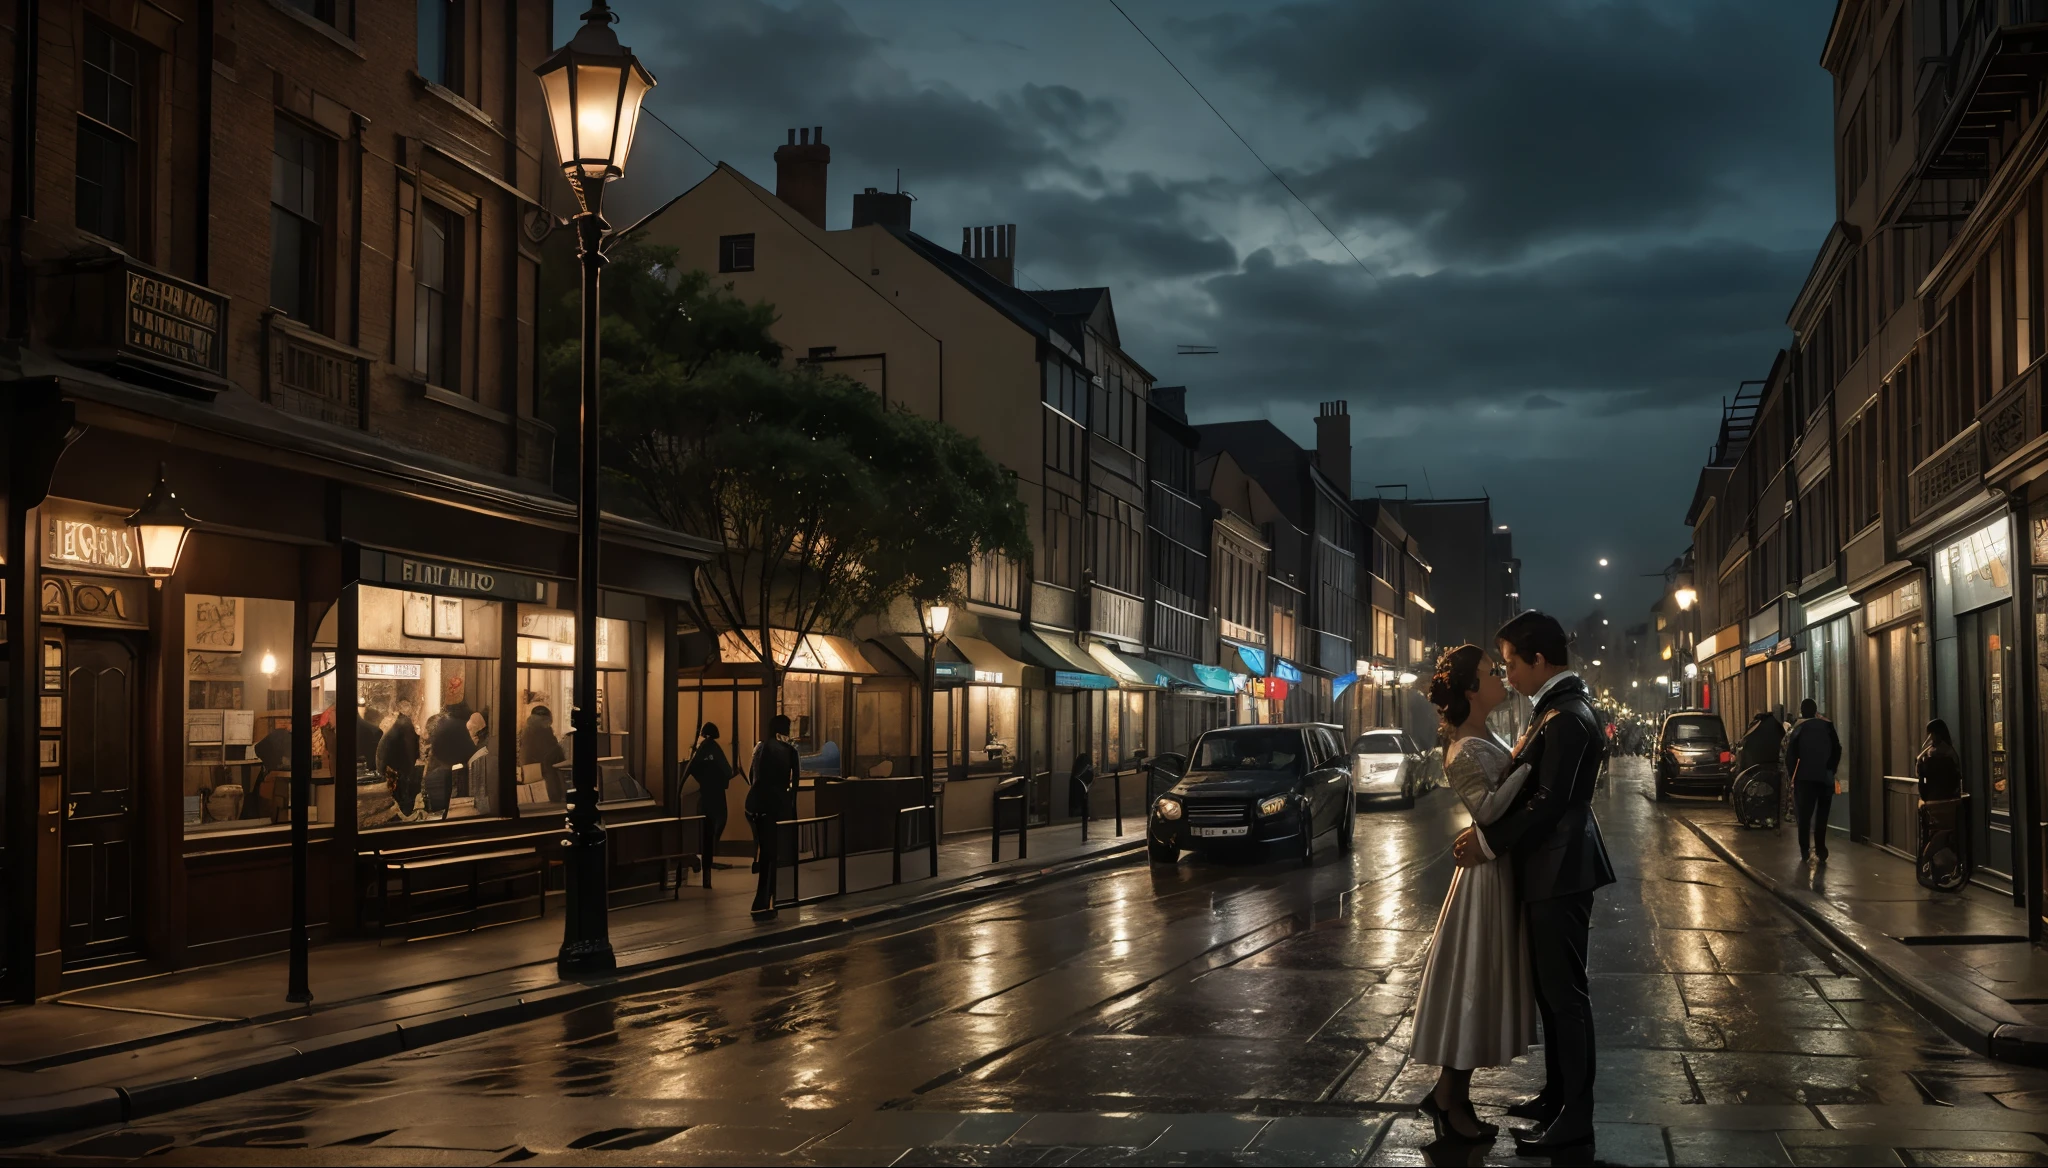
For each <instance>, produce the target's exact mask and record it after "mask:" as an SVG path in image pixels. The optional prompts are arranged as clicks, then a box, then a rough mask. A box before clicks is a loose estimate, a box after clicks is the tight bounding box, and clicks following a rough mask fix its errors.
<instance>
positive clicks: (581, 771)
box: [534, 0, 654, 974]
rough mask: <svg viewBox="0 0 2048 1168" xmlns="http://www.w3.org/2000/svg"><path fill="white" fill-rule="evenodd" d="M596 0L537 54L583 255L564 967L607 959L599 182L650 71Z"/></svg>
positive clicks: (616, 153) (559, 963)
mask: <svg viewBox="0 0 2048 1168" xmlns="http://www.w3.org/2000/svg"><path fill="white" fill-rule="evenodd" d="M614 19H616V17H614V16H613V14H612V11H611V9H610V8H608V7H607V6H606V5H605V0H592V3H591V5H590V11H588V12H585V13H584V14H583V27H582V28H581V29H579V30H577V33H576V35H575V36H574V37H573V38H571V39H570V41H569V43H568V44H567V45H565V46H563V47H562V48H560V49H558V50H556V51H555V54H554V55H553V56H551V57H549V58H548V59H547V60H545V61H543V62H541V64H540V67H539V68H538V69H536V70H534V72H535V73H537V74H539V76H540V91H541V95H542V97H544V98H545V99H546V101H547V107H548V121H549V122H550V123H551V125H552V127H553V130H554V135H555V156H556V157H557V158H559V159H561V162H562V171H563V173H565V174H567V175H568V176H569V186H570V187H571V188H572V189H573V190H574V191H575V192H576V202H577V205H578V207H580V208H581V210H580V211H579V212H578V214H577V216H576V245H577V251H578V253H579V254H580V255H581V257H582V260H583V378H582V409H581V417H580V418H579V420H578V423H577V424H578V429H579V431H580V435H579V436H580V438H581V441H580V443H579V444H578V449H579V451H580V453H579V458H580V464H579V467H578V475H577V484H578V490H577V494H576V549H577V552H576V658H575V674H574V680H573V684H574V686H575V697H574V703H575V709H574V711H573V712H572V713H571V715H570V726H571V729H572V730H573V732H574V743H573V746H572V755H571V762H570V775H571V778H572V789H571V791H570V792H569V847H568V857H567V862H566V863H565V864H564V865H563V872H564V879H565V881H566V883H567V905H566V909H567V911H566V912H565V913H564V914H563V916H564V917H565V922H564V924H563V926H562V948H561V952H560V953H559V954H558V955H557V956H556V958H555V966H556V968H558V969H559V970H560V971H561V972H563V973H565V974H573V973H609V972H610V971H611V970H612V969H614V968H615V967H616V962H615V960H614V958H613V956H612V942H611V936H610V934H609V931H608V926H607V923H606V920H605V909H606V901H605V891H606V890H605V860H604V848H605V840H604V827H603V825H602V824H601V823H600V822H599V819H598V814H597V798H598V789H597V757H598V748H597V547H598V531H599V526H598V524H599V511H598V498H597V486H598V414H597V407H598V392H597V391H598V364H597V358H598V351H597V339H598V337H597V311H598V275H599V273H600V272H601V271H602V270H603V268H604V262H605V261H604V243H605V236H606V235H607V234H609V232H610V230H611V227H610V224H608V223H606V222H605V221H604V216H603V214H601V212H600V208H601V206H602V204H603V201H604V185H605V184H606V183H608V182H610V181H611V180H613V179H615V178H618V177H620V176H621V175H623V174H625V172H626V154H627V152H628V151H629V150H631V149H632V146H633V129H634V127H635V125H637V124H638V122H639V120H640V102H641V101H642V100H643V99H644V98H645V97H646V96H647V91H648V90H650V89H652V88H654V78H653V76H652V75H651V74H649V73H648V72H647V70H646V69H645V68H644V67H642V66H641V64H640V59H639V58H638V57H635V56H634V55H633V51H632V50H631V49H628V48H626V47H624V46H622V45H620V44H619V37H618V34H617V33H615V32H613V31H612V28H611V25H612V21H613V20H614Z"/></svg>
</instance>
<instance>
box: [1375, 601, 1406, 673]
mask: <svg viewBox="0 0 2048 1168" xmlns="http://www.w3.org/2000/svg"><path fill="white" fill-rule="evenodd" d="M1399 644H1400V637H1399V636H1398V635H1397V633H1396V632H1395V629H1394V614H1393V613H1391V612H1388V611H1387V610H1385V609H1383V608H1375V609H1373V610H1372V655H1373V656H1375V657H1378V658H1381V659H1382V660H1386V661H1392V660H1393V659H1394V653H1395V649H1396V646H1398V645H1399Z"/></svg>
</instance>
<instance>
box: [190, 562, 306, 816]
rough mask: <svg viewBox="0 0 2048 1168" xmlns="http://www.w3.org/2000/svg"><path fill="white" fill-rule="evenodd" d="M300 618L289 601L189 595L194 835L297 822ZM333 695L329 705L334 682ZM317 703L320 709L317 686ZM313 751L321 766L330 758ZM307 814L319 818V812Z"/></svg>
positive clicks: (191, 791) (191, 771) (191, 782)
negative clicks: (295, 668)
mask: <svg viewBox="0 0 2048 1168" xmlns="http://www.w3.org/2000/svg"><path fill="white" fill-rule="evenodd" d="M293 617H294V613H293V605H292V602H291V601H289V600H260V599H255V598H252V597H246V596H200V595H188V596H186V597H185V648H184V674H185V676H184V684H183V693H182V698H183V711H184V713H183V718H182V733H183V740H184V752H183V764H184V785H183V789H182V795H183V799H184V804H183V811H184V820H185V834H186V835H187V836H195V835H206V834H210V833H214V832H222V831H235V830H242V829H247V828H259V827H268V826H270V825H272V824H275V823H285V822H288V821H289V820H290V816H291V758H292V682H291V676H292V675H291V662H292V631H293V630H292V623H293ZM315 668H316V670H317V669H318V663H317V662H316V665H315ZM326 692H327V694H328V697H327V705H328V706H330V707H331V705H332V700H333V699H332V693H333V687H332V684H331V681H330V682H329V684H328V685H327V687H326ZM315 708H316V709H319V708H320V702H319V696H318V692H317V688H316V697H315ZM316 755H318V758H317V759H316V769H317V766H318V763H319V762H324V760H325V757H326V755H325V754H324V752H318V751H316ZM318 778H319V776H318V775H317V774H316V776H315V781H316V783H317V781H318ZM332 781H333V780H332V777H331V771H330V772H329V778H328V782H329V783H332ZM323 803H325V804H326V805H327V806H329V807H331V805H332V804H331V801H327V800H322V799H320V798H319V796H318V793H317V792H316V797H315V808H316V809H317V808H318V807H320V806H321V805H322V804H323ZM309 818H311V819H312V820H313V821H314V822H321V821H322V820H321V818H320V814H319V812H318V811H317V810H315V811H312V812H309ZM331 818H332V817H331V815H330V816H329V817H328V819H329V821H331Z"/></svg>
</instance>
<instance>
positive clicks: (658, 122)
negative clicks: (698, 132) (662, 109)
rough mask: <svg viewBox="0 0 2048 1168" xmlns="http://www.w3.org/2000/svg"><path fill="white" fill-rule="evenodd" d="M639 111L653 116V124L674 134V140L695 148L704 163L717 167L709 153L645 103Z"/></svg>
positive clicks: (692, 148)
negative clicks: (699, 147)
mask: <svg viewBox="0 0 2048 1168" xmlns="http://www.w3.org/2000/svg"><path fill="white" fill-rule="evenodd" d="M640 112H641V113H643V114H646V115H647V116H648V117H650V118H653V119H654V124H655V125H657V126H660V127H661V128H662V129H664V130H667V131H668V132H669V133H671V134H674V135H675V136H676V141H678V142H681V143H682V144H683V145H685V146H688V147H689V148H690V149H691V150H695V151H696V153H697V157H699V158H701V159H703V160H704V165H706V166H709V167H714V168H715V167H717V165H718V164H717V163H716V162H713V161H711V156H710V155H709V154H706V153H704V152H703V151H702V150H697V144H696V143H695V142H692V141H690V140H689V139H688V138H685V137H683V132H682V131H681V130H678V129H676V128H675V127H674V126H671V125H669V124H668V123H667V122H666V121H663V120H662V116H661V115H660V114H658V113H655V112H654V111H653V110H652V109H650V108H648V107H647V106H645V105H642V106H641V107H640Z"/></svg>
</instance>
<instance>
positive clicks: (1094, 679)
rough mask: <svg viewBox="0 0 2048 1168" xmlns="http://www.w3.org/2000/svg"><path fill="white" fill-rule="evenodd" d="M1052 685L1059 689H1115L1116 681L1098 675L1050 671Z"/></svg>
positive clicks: (1062, 670)
mask: <svg viewBox="0 0 2048 1168" xmlns="http://www.w3.org/2000/svg"><path fill="white" fill-rule="evenodd" d="M1052 683H1053V685H1054V686H1055V687H1056V688H1059V689H1115V688H1116V679H1114V678H1109V677H1104V676H1102V675H1101V674H1100V673H1077V672H1075V671H1074V670H1071V669H1055V670H1053V671H1052Z"/></svg>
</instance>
